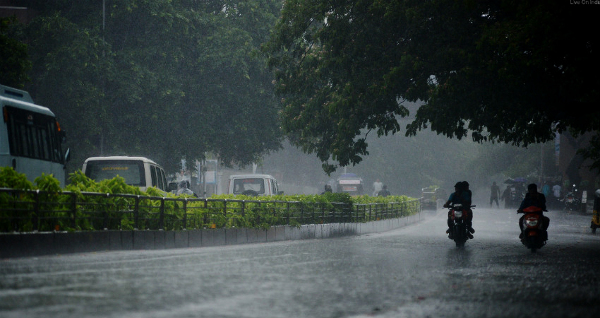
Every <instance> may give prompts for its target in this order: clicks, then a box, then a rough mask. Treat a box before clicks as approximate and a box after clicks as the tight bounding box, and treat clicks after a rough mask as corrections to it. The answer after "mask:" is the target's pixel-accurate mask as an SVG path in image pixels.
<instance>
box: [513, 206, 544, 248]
mask: <svg viewBox="0 0 600 318" xmlns="http://www.w3.org/2000/svg"><path fill="white" fill-rule="evenodd" d="M543 211H544V210H542V209H541V208H539V207H537V206H530V207H527V208H525V209H523V210H522V211H517V213H524V214H525V216H524V217H523V220H522V222H523V223H522V225H523V230H522V232H521V235H520V236H519V238H520V239H521V243H523V245H525V246H526V247H527V248H528V249H530V250H531V253H535V252H536V251H537V250H538V249H540V248H542V246H544V245H546V240H548V232H547V231H546V230H545V229H544V219H543V218H542V212H543Z"/></svg>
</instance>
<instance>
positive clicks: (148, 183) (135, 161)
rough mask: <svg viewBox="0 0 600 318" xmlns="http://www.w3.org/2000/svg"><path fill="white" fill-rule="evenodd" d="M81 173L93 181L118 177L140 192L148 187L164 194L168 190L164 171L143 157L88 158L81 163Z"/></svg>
mask: <svg viewBox="0 0 600 318" xmlns="http://www.w3.org/2000/svg"><path fill="white" fill-rule="evenodd" d="M81 171H82V172H83V173H84V174H85V175H86V176H88V177H89V178H90V179H92V180H95V181H102V180H105V179H112V178H114V177H116V176H117V175H118V176H120V177H122V178H124V179H125V183H127V184H128V185H132V186H136V187H139V188H140V190H141V191H146V190H147V189H148V188H149V187H156V188H158V189H160V190H162V191H165V192H166V191H167V190H168V189H167V187H168V183H167V178H166V176H165V171H164V169H163V168H162V167H161V166H160V165H159V164H157V163H156V162H154V161H152V160H150V159H148V158H144V157H127V156H111V157H90V158H87V159H86V160H85V162H84V163H83V167H82V168H81Z"/></svg>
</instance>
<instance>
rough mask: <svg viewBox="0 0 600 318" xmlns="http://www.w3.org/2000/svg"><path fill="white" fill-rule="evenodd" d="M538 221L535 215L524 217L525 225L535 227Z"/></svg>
mask: <svg viewBox="0 0 600 318" xmlns="http://www.w3.org/2000/svg"><path fill="white" fill-rule="evenodd" d="M538 223H539V219H538V218H536V217H529V218H525V226H527V227H536V226H537V225H538Z"/></svg>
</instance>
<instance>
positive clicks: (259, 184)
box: [229, 174, 283, 196]
mask: <svg viewBox="0 0 600 318" xmlns="http://www.w3.org/2000/svg"><path fill="white" fill-rule="evenodd" d="M229 193H230V194H244V195H252V196H256V195H261V196H262V195H276V194H282V193H283V191H279V185H278V184H277V180H276V179H275V178H274V177H273V176H272V175H269V174H242V175H232V176H230V177H229Z"/></svg>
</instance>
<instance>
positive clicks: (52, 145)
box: [0, 85, 69, 187]
mask: <svg viewBox="0 0 600 318" xmlns="http://www.w3.org/2000/svg"><path fill="white" fill-rule="evenodd" d="M0 109H2V117H3V121H2V125H0V166H2V167H12V168H13V169H15V170H16V171H17V172H19V173H24V174H25V175H26V176H27V179H28V180H30V181H31V182H33V180H35V178H37V177H39V176H40V175H42V173H45V174H52V175H54V177H55V178H56V179H58V180H59V181H60V183H61V186H63V187H64V186H65V163H66V161H67V160H68V157H69V151H68V150H67V152H66V153H63V152H62V147H61V144H62V142H63V141H64V138H65V133H64V131H61V129H60V125H59V124H58V121H57V120H56V116H55V115H54V113H53V112H52V111H50V109H48V108H47V107H44V106H40V105H36V104H35V103H34V102H33V100H32V99H31V96H30V95H29V93H27V92H26V91H23V90H19V89H15V88H11V87H8V86H4V85H0Z"/></svg>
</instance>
